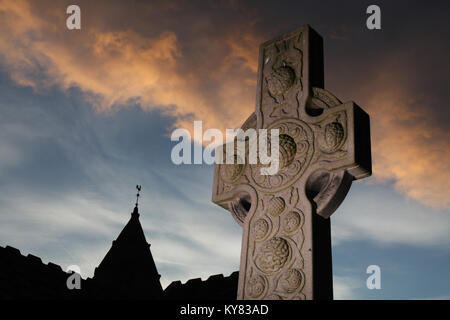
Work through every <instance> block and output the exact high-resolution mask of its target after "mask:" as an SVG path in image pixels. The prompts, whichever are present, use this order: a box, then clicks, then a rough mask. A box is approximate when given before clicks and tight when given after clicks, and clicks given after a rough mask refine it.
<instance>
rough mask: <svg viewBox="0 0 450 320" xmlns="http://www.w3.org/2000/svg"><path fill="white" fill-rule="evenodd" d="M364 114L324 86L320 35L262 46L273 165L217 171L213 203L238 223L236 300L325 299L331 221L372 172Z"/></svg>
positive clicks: (262, 115) (260, 90)
mask: <svg viewBox="0 0 450 320" xmlns="http://www.w3.org/2000/svg"><path fill="white" fill-rule="evenodd" d="M369 126H370V124H369V116H368V115H367V114H366V113H365V112H364V111H363V110H362V109H361V108H359V107H358V106H357V105H356V104H355V103H354V102H346V103H341V102H340V101H339V99H337V98H336V97H335V96H334V95H332V94H331V93H330V92H328V91H326V90H324V89H323V49H322V38H321V37H320V36H319V35H318V34H317V33H316V32H315V31H314V30H312V29H311V28H310V27H309V26H303V27H302V28H300V29H298V30H297V31H294V32H291V33H288V34H286V35H283V36H281V37H279V38H276V39H274V40H271V41H268V42H266V43H264V44H262V45H261V46H260V51H259V71H258V87H257V99H256V109H255V112H254V113H253V114H252V115H250V117H249V118H248V119H247V120H246V121H245V122H244V124H243V126H242V129H243V130H246V129H248V128H255V129H261V128H264V129H279V133H280V139H279V141H280V142H279V143H280V167H279V170H278V172H277V174H275V175H272V176H264V175H261V174H260V170H259V168H260V166H259V165H258V164H256V165H250V164H242V165H239V166H235V167H231V168H228V167H227V166H229V165H219V164H218V165H216V167H215V174H214V184H213V195H212V200H213V202H215V203H216V204H219V205H220V206H222V207H224V208H225V209H227V210H229V211H230V212H231V214H232V215H233V217H234V218H235V219H236V221H237V222H238V223H239V224H241V225H242V226H243V229H244V230H243V239H242V253H241V266H240V273H239V288H238V299H330V298H332V272H331V236H330V224H329V219H327V218H329V216H330V215H331V214H332V213H333V212H334V211H335V210H336V209H337V207H338V206H339V204H340V203H341V202H342V201H343V199H344V198H345V196H346V194H347V192H348V190H349V188H350V186H351V183H352V181H353V180H355V179H360V178H364V177H367V176H369V175H370V174H371V152H370V127H369Z"/></svg>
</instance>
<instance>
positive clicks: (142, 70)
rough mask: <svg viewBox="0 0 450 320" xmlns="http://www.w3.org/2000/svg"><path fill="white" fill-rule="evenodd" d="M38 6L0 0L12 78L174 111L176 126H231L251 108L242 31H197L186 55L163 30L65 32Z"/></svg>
mask: <svg viewBox="0 0 450 320" xmlns="http://www.w3.org/2000/svg"><path fill="white" fill-rule="evenodd" d="M40 9H41V11H43V13H40V14H36V11H34V10H33V7H32V5H31V4H30V3H29V2H27V1H24V0H21V1H17V2H14V3H11V2H7V1H2V2H0V14H1V16H2V20H1V22H0V23H1V30H2V32H0V54H1V56H2V58H3V66H4V67H5V68H6V69H7V70H8V71H9V73H10V75H11V77H12V79H13V80H14V81H15V82H16V83H18V84H20V85H24V86H31V87H33V88H35V89H36V90H44V89H45V88H48V87H50V86H54V85H56V86H60V87H61V88H62V89H68V88H70V87H73V86H75V87H79V88H81V89H82V91H83V92H84V94H85V98H86V99H88V101H90V102H91V103H92V104H93V105H94V106H95V107H96V108H97V109H98V110H101V111H105V110H106V111H107V110H111V109H114V107H117V106H126V105H129V104H130V102H132V103H133V102H134V103H135V102H138V103H139V104H140V105H141V106H142V107H143V108H144V109H147V110H151V109H160V110H162V111H163V112H164V113H166V114H169V115H171V116H175V117H176V118H177V119H178V123H177V125H183V126H185V127H188V128H190V127H191V126H192V121H191V119H192V118H194V119H201V120H203V121H205V123H206V125H207V126H208V127H215V128H220V129H225V128H233V127H236V126H239V125H240V123H241V122H243V120H245V118H246V117H247V116H248V115H249V114H250V113H251V111H252V105H253V101H251V100H252V99H251V98H250V97H253V94H249V89H252V90H251V91H254V84H255V81H256V79H255V78H254V72H255V62H254V61H255V60H256V59H254V57H253V55H255V56H256V54H257V47H256V46H255V45H254V44H255V40H254V39H253V38H252V37H251V36H250V35H248V34H243V37H239V36H238V35H236V36H234V37H231V35H229V34H227V35H223V36H222V35H219V37H218V38H217V39H211V40H207V39H204V38H198V39H196V40H194V41H195V43H194V44H193V45H194V46H196V52H195V55H196V56H197V57H193V54H192V53H189V52H188V51H189V50H187V49H186V50H185V51H186V52H183V50H182V47H183V45H184V46H186V45H185V44H183V45H182V44H180V43H179V40H178V37H177V35H176V33H175V32H174V31H171V30H169V29H168V30H160V31H158V32H159V33H158V34H157V35H155V36H149V35H142V34H140V33H137V32H136V31H134V30H132V29H127V30H116V31H105V30H102V29H101V28H100V27H98V26H95V25H90V26H89V27H86V28H85V29H84V28H83V27H82V30H81V31H68V30H66V29H65V26H64V24H61V18H57V19H55V18H54V17H53V19H45V18H44V17H46V15H48V13H45V11H49V10H50V9H49V8H46V7H45V6H41V7H40ZM62 18H64V15H62ZM149 24H150V25H151V24H152V22H149ZM149 28H151V26H149ZM158 30H159V29H158ZM235 38H238V39H242V40H239V41H235V40H234V39H235ZM250 46H251V47H252V49H253V51H254V52H253V55H252V54H251V53H249V51H248V48H249V47H250ZM190 50H191V51H192V49H190ZM198 57H200V58H201V60H197V59H198ZM246 77H247V79H246ZM249 77H250V78H251V80H250V78H249ZM243 78H244V79H243ZM242 80H244V81H242ZM205 87H209V88H210V89H211V91H212V93H214V94H211V93H208V91H205ZM187 119H189V121H188V120H187Z"/></svg>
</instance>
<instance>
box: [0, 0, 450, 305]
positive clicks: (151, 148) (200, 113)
mask: <svg viewBox="0 0 450 320" xmlns="http://www.w3.org/2000/svg"><path fill="white" fill-rule="evenodd" d="M70 4H74V3H73V1H58V2H54V1H47V0H36V1H26V0H17V1H5V0H0V246H3V247H4V246H6V245H10V246H13V247H16V248H19V249H20V250H21V252H22V253H23V254H28V253H31V254H34V255H37V256H39V257H41V258H42V260H43V261H44V262H50V261H51V262H54V263H57V264H59V265H61V266H62V267H63V268H66V267H67V266H69V265H78V266H80V269H81V272H82V275H83V276H84V277H91V276H92V275H93V272H94V269H95V267H96V266H97V265H98V264H99V263H100V261H101V259H102V258H103V256H104V255H105V254H106V252H107V250H108V249H109V248H110V246H111V242H112V240H114V239H115V238H116V237H117V236H118V234H119V232H120V230H121V229H122V228H123V226H124V225H125V224H126V222H127V221H128V219H129V218H130V213H131V211H132V209H133V206H134V201H135V191H136V190H135V189H134V187H135V185H136V184H141V185H142V187H143V190H142V197H141V200H140V201H141V204H140V213H141V217H140V220H141V223H142V225H143V228H144V231H145V234H146V237H147V240H148V242H150V243H151V250H152V254H153V256H154V259H155V261H156V265H157V268H158V270H159V273H160V274H161V275H162V277H161V282H162V285H163V287H166V286H167V285H168V284H169V283H170V282H171V281H174V280H181V281H183V282H184V281H186V280H188V279H190V278H196V277H201V278H202V279H206V278H207V277H208V276H209V275H212V274H217V273H223V274H225V275H229V274H230V273H232V272H233V271H235V270H238V268H239V257H240V246H241V234H242V233H241V231H242V230H241V227H240V226H239V225H238V224H237V223H236V222H235V220H234V219H233V218H232V217H231V215H230V214H229V213H228V212H227V211H225V210H224V209H222V208H220V207H218V206H216V205H214V204H213V203H212V202H211V189H212V179H213V166H210V165H205V164H203V165H180V166H177V165H175V164H173V163H172V162H171V159H170V152H171V150H172V148H173V146H174V144H175V143H174V142H172V141H171V140H170V134H171V132H172V131H173V130H174V129H176V128H187V129H188V130H191V129H192V125H193V121H194V120H202V121H203V124H204V128H205V129H206V128H218V129H221V130H224V129H225V128H236V127H239V126H240V125H241V124H242V122H243V121H244V120H245V119H246V118H247V117H248V116H249V115H250V114H251V113H252V112H253V110H254V103H255V101H254V100H255V92H256V79H257V76H256V73H257V59H258V46H259V44H261V43H262V42H264V41H266V40H270V39H272V38H274V37H276V36H278V35H280V34H282V33H285V32H287V31H290V30H293V29H296V28H298V27H300V26H301V25H304V24H309V25H311V26H312V27H313V28H314V29H315V30H316V31H317V32H319V33H320V34H321V35H322V37H323V39H324V56H325V88H326V89H327V90H329V91H331V92H332V93H333V94H335V95H336V96H337V97H339V98H340V100H342V101H349V100H352V101H355V102H356V103H357V104H358V105H359V106H361V107H362V108H363V109H364V110H365V111H366V112H368V113H369V115H370V117H371V130H372V137H371V139H372V160H373V175H372V176H371V177H370V178H366V179H364V180H360V181H357V182H355V183H353V185H352V188H351V190H350V192H349V194H348V195H347V198H346V199H345V201H344V202H343V204H342V205H341V206H340V207H339V209H338V210H337V211H336V212H335V213H334V214H333V216H332V217H331V224H332V242H333V278H334V294H335V298H336V299H449V298H450V274H449V272H448V270H449V269H450V268H449V267H450V236H449V230H450V197H449V194H450V161H449V159H450V130H449V129H450V125H449V123H450V111H449V108H448V103H449V101H450V91H449V90H448V83H449V82H450V72H449V71H450V70H449V69H450V63H449V62H448V52H449V49H450V42H449V41H448V39H449V38H450V22H448V12H449V10H450V4H449V3H448V1H433V2H432V3H430V2H426V1H416V2H412V1H395V2H394V1H377V2H368V1H342V2H340V3H339V5H336V2H335V1H267V2H266V1H264V4H263V2H261V1H208V2H205V1H128V2H123V1H114V0H112V1H104V0H98V1H95V2H94V1H77V2H76V4H77V5H79V6H80V8H81V30H68V29H67V27H66V19H67V17H68V15H67V14H66V8H67V6H69V5H70ZM371 4H377V5H378V6H379V7H380V8H381V30H368V29H367V27H366V19H367V17H368V15H367V14H366V8H367V7H368V6H369V5H371ZM369 265H378V266H379V267H380V269H381V286H382V287H381V289H380V290H376V289H374V290H369V289H368V288H367V287H366V279H367V278H368V276H369V274H367V273H366V269H367V267H368V266H369Z"/></svg>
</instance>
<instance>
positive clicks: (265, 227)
mask: <svg viewBox="0 0 450 320" xmlns="http://www.w3.org/2000/svg"><path fill="white" fill-rule="evenodd" d="M268 232H269V223H268V222H267V220H266V219H258V220H256V221H255V222H254V224H253V234H254V235H255V239H256V240H261V239H264V237H265V236H266V235H267V233H268Z"/></svg>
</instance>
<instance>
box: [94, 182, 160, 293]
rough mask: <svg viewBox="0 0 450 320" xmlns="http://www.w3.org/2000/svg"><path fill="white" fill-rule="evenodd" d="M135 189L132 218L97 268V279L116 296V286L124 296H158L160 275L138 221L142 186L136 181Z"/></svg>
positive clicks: (95, 277) (95, 275)
mask: <svg viewBox="0 0 450 320" xmlns="http://www.w3.org/2000/svg"><path fill="white" fill-rule="evenodd" d="M136 189H137V190H138V192H137V194H136V204H135V207H134V210H133V212H132V213H131V218H130V220H129V221H128V223H127V224H126V225H125V227H124V228H123V230H122V231H121V232H120V234H119V236H118V237H117V239H116V240H115V241H113V243H112V246H111V249H110V250H109V251H108V253H107V254H106V256H105V257H104V258H103V260H102V262H101V263H100V265H99V266H98V267H97V268H96V269H95V274H94V279H96V280H98V281H99V282H100V283H101V284H102V286H103V287H104V288H108V290H111V293H112V294H113V295H114V296H117V290H123V292H120V294H121V295H122V296H123V297H124V298H140V297H142V298H144V297H145V298H152V299H158V298H160V297H162V287H161V283H160V281H159V278H160V275H159V274H158V270H157V269H156V265H155V261H154V260H153V256H152V253H151V251H150V244H149V243H148V242H147V240H146V238H145V234H144V230H143V229H142V225H141V222H140V221H139V212H138V205H139V203H138V202H139V196H140V191H141V189H142V187H141V186H140V185H137V186H136ZM120 288H123V289H120Z"/></svg>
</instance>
